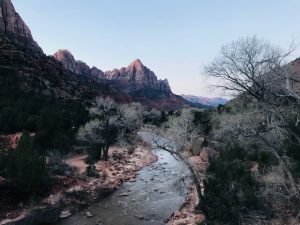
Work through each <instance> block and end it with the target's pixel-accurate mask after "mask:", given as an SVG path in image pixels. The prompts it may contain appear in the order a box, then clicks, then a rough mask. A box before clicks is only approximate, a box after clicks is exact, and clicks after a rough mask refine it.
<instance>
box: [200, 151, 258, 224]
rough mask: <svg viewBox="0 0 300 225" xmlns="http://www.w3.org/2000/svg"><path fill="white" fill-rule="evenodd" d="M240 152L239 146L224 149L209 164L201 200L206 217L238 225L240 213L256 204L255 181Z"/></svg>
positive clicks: (254, 206) (256, 205)
mask: <svg viewBox="0 0 300 225" xmlns="http://www.w3.org/2000/svg"><path fill="white" fill-rule="evenodd" d="M243 152H244V151H243V149H242V148H240V147H238V146H234V147H231V148H229V149H226V151H224V152H222V153H221V154H220V156H219V157H218V158H217V159H216V160H214V161H212V163H211V165H210V166H209V168H208V171H207V176H206V180H205V182H204V185H205V189H204V192H205V194H204V201H203V206H205V213H206V216H207V218H208V219H209V220H213V221H222V222H225V223H230V224H240V221H239V220H240V215H241V214H243V213H245V212H247V210H250V209H255V208H257V207H258V205H259V201H258V198H257V197H256V195H255V193H256V192H257V189H258V184H257V183H256V181H255V179H254V178H253V177H252V175H251V172H250V171H249V168H248V166H247V163H246V162H245V161H244V160H243V158H244V155H243V154H244V153H243Z"/></svg>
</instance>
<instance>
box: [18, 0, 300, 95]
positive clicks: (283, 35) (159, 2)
mask: <svg viewBox="0 0 300 225" xmlns="http://www.w3.org/2000/svg"><path fill="white" fill-rule="evenodd" d="M12 2H13V4H14V6H15V8H16V10H17V11H18V12H19V14H20V15H21V17H22V18H23V19H24V21H25V22H26V23H27V25H28V26H29V27H30V29H31V32H32V34H33V36H34V39H35V40H36V41H37V42H38V43H39V45H40V46H41V47H42V48H43V50H44V52H45V53H46V54H49V55H50V54H51V55H52V54H53V53H54V52H55V51H57V50H58V49H69V50H70V51H71V52H72V53H73V55H74V56H75V58H76V59H80V60H82V61H84V62H86V63H87V64H88V65H89V66H96V67H98V68H99V69H102V70H104V71H105V70H111V69H113V68H120V67H123V66H127V65H128V64H129V63H130V62H131V61H133V60H134V59H136V58H139V59H141V61H142V62H143V64H144V65H145V66H147V67H148V68H150V69H151V70H153V71H154V72H155V73H156V75H157V76H158V78H160V79H164V78H167V79H168V80H169V82H170V86H171V88H172V90H173V92H175V93H176V94H193V95H199V96H208V97H217V96H218V97H219V96H221V94H220V93H219V92H217V91H215V90H214V89H212V88H208V87H209V83H210V81H207V80H206V76H205V75H204V74H203V67H204V65H206V64H207V63H209V62H210V61H211V60H213V58H214V57H215V56H217V54H218V51H219V49H220V47H221V46H222V45H223V44H226V43H228V42H230V41H232V40H235V39H237V38H239V37H243V36H247V35H251V36H252V35H257V36H258V37H260V38H265V39H268V40H270V41H271V42H272V43H274V44H276V45H280V46H282V47H287V46H288V45H289V43H290V42H291V41H292V39H295V40H296V41H299V40H300V25H299V21H300V13H299V11H300V1H299V0H251V1H250V0H85V1H79V0H12ZM298 56H300V51H297V52H296V53H295V58H296V57H298Z"/></svg>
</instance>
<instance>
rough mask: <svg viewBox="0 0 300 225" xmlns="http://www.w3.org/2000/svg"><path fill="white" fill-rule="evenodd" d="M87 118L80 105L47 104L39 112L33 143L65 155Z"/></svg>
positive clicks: (66, 103)
mask: <svg viewBox="0 0 300 225" xmlns="http://www.w3.org/2000/svg"><path fill="white" fill-rule="evenodd" d="M87 118H88V112H87V111H86V110H85V109H84V108H83V106H81V105H80V104H75V103H70V102H61V103H57V102H54V103H52V104H49V105H47V106H46V107H44V108H43V109H41V111H40V115H39V119H38V121H37V134H36V137H35V143H36V144H37V145H38V146H40V148H43V149H59V150H60V151H61V152H63V153H67V152H68V151H69V149H70V148H71V145H72V144H73V143H74V142H75V134H76V132H77V129H78V127H79V126H80V125H82V124H83V123H85V122H86V121H87Z"/></svg>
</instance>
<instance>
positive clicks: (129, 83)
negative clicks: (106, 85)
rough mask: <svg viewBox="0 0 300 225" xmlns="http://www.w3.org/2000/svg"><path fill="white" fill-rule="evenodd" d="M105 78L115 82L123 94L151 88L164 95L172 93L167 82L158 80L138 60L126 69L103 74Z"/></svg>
mask: <svg viewBox="0 0 300 225" xmlns="http://www.w3.org/2000/svg"><path fill="white" fill-rule="evenodd" d="M105 77H106V79H108V80H113V81H117V82H118V83H119V86H120V87H121V88H122V89H123V90H124V91H125V92H133V91H138V90H141V89H145V88H146V89H149V88H152V89H153V90H157V91H161V92H164V93H166V94H171V93H172V92H171V89H170V86H169V83H168V81H167V80H158V79H157V77H156V75H155V73H154V72H153V71H151V70H150V69H148V68H147V67H146V66H144V65H143V64H142V62H141V61H140V60H139V59H136V60H134V61H133V62H132V63H130V64H129V66H128V67H127V68H124V67H123V68H121V69H119V70H118V69H114V70H112V71H107V72H105Z"/></svg>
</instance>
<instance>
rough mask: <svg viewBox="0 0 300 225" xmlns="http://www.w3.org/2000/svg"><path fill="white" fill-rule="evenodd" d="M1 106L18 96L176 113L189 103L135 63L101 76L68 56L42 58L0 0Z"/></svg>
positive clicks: (23, 27) (66, 53)
mask: <svg viewBox="0 0 300 225" xmlns="http://www.w3.org/2000/svg"><path fill="white" fill-rule="evenodd" d="M0 85H1V88H0V100H3V102H5V103H3V104H2V103H1V101H0V106H1V107H3V106H8V105H9V107H11V105H10V104H8V103H9V102H13V101H15V100H16V99H18V98H22V97H23V96H31V97H32V98H35V97H38V98H47V99H54V100H55V99H57V100H59V99H65V100H71V101H77V102H90V100H91V99H93V98H94V97H95V96H104V97H106V96H109V97H112V98H114V99H115V100H116V101H119V102H133V101H136V102H140V103H142V104H143V105H144V106H145V107H146V108H158V109H161V110H176V109H179V108H182V107H185V106H188V105H189V103H188V102H187V101H186V100H184V99H183V98H182V97H180V96H177V95H175V94H173V93H172V91H171V89H170V87H169V84H168V82H167V80H164V81H162V80H158V79H157V77H156V75H155V74H154V72H152V71H151V70H150V69H148V68H147V67H146V66H144V65H143V64H142V63H141V61H140V60H135V61H134V62H133V63H131V64H130V65H129V66H128V67H126V68H121V69H115V70H112V71H107V72H103V71H101V70H100V69H98V68H96V67H92V68H90V67H89V66H88V65H87V64H86V63H84V62H82V61H80V60H75V59H74V57H73V55H72V54H71V53H70V52H69V51H67V50H59V51H58V52H56V53H55V54H54V56H46V55H45V54H44V53H43V51H42V49H41V48H40V47H39V45H38V44H37V43H36V42H35V41H34V39H33V37H32V35H31V31H30V29H29V28H28V26H27V25H26V24H25V23H24V21H23V20H22V18H21V17H20V16H19V14H18V13H17V12H16V11H15V9H14V7H13V4H12V3H11V0H0Z"/></svg>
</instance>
